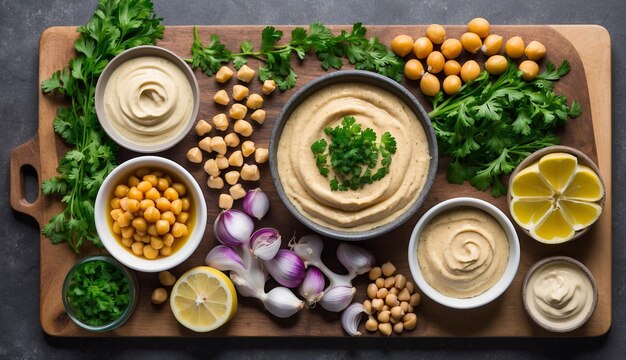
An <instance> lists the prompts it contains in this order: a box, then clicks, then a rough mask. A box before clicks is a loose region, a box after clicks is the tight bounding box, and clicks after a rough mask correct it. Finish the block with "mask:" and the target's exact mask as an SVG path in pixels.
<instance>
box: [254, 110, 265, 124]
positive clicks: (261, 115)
mask: <svg viewBox="0 0 626 360" xmlns="http://www.w3.org/2000/svg"><path fill="white" fill-rule="evenodd" d="M265 116H266V114H265V110H263V109H257V110H255V111H254V112H253V113H252V115H250V119H252V120H254V121H256V122H257V124H259V125H263V123H264V122H265Z"/></svg>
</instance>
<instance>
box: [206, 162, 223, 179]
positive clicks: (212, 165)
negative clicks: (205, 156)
mask: <svg viewBox="0 0 626 360" xmlns="http://www.w3.org/2000/svg"><path fill="white" fill-rule="evenodd" d="M204 171H206V173H207V174H209V175H211V176H213V177H216V176H220V169H219V168H218V167H217V162H215V159H209V160H207V161H206V162H205V163H204Z"/></svg>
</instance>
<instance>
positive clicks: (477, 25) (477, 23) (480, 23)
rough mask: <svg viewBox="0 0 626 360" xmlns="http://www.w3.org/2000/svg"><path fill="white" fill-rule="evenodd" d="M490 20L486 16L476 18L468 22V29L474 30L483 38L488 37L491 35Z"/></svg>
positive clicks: (473, 31)
mask: <svg viewBox="0 0 626 360" xmlns="http://www.w3.org/2000/svg"><path fill="white" fill-rule="evenodd" d="M489 27H490V25H489V21H487V19H484V18H480V17H478V18H474V19H472V20H470V22H469V23H467V31H469V32H472V33H474V34H476V35H478V36H480V37H481V38H485V37H487V35H489Z"/></svg>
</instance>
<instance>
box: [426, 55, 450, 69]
mask: <svg viewBox="0 0 626 360" xmlns="http://www.w3.org/2000/svg"><path fill="white" fill-rule="evenodd" d="M445 63H446V59H445V58H444V57H443V54H441V53H440V52H439V51H433V52H431V53H430V54H428V57H427V58H426V65H428V67H427V70H428V72H429V73H431V74H437V73H440V72H441V71H442V70H443V65H444V64H445Z"/></svg>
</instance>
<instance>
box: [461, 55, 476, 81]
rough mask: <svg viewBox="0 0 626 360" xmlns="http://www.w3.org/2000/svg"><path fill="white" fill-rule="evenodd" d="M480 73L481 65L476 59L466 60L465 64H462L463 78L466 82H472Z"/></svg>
mask: <svg viewBox="0 0 626 360" xmlns="http://www.w3.org/2000/svg"><path fill="white" fill-rule="evenodd" d="M479 75H480V66H479V65H478V63H477V62H476V61H474V60H468V61H466V62H465V63H464V64H463V66H461V79H463V81H464V82H470V81H472V80H474V79H476V78H477V77H478V76H479Z"/></svg>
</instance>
